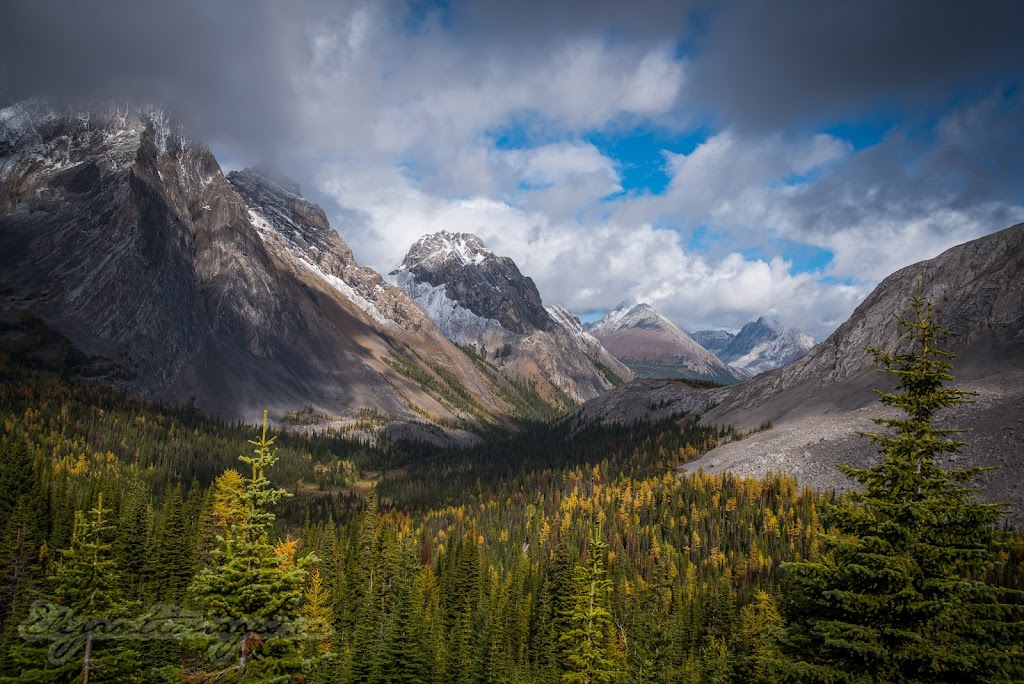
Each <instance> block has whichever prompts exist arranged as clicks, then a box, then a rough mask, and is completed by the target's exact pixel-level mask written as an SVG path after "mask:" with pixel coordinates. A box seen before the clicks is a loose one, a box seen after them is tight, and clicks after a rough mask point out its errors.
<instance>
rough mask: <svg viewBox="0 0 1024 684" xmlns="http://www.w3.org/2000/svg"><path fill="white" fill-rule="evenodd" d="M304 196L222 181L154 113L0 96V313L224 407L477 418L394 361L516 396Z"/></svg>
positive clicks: (215, 168) (229, 410) (268, 185)
mask: <svg viewBox="0 0 1024 684" xmlns="http://www.w3.org/2000/svg"><path fill="white" fill-rule="evenodd" d="M298 192H299V189H298V186H296V185H294V184H292V183H290V182H287V181H282V180H279V179H271V178H268V177H266V176H265V175H262V174H261V173H260V172H258V171H255V170H247V171H244V172H240V173H237V174H231V177H230V178H226V177H225V176H224V175H223V174H222V173H221V170H220V167H219V165H218V164H217V161H216V159H214V157H213V155H212V154H211V153H210V151H209V150H208V149H207V148H206V146H205V145H203V144H202V143H201V142H199V141H196V140H193V139H191V138H190V137H189V136H188V134H187V133H186V132H185V131H184V130H183V129H182V128H181V127H180V126H177V125H175V124H173V122H172V121H171V119H170V117H169V116H168V115H167V114H166V113H165V112H164V111H162V110H160V109H156V108H145V109H139V108H132V107H128V108H124V107H120V108H115V107H96V108H93V109H91V110H87V111H86V110H58V109H55V108H53V107H51V106H50V105H48V104H47V103H46V102H44V101H42V100H33V101H28V102H24V103H20V104H18V105H15V106H12V107H9V108H6V109H3V110H0V271H2V273H0V287H2V299H0V306H2V308H0V313H2V315H3V317H4V319H5V320H7V321H10V320H13V319H17V318H18V317H24V316H35V317H38V318H39V319H41V320H42V321H44V322H45V323H46V324H47V325H48V326H50V327H51V328H52V329H54V330H56V331H58V332H59V333H61V334H62V335H64V336H65V337H67V338H68V339H70V340H71V341H72V342H73V343H74V345H75V346H76V347H78V348H79V349H81V350H82V351H84V352H86V353H88V354H92V355H99V356H103V357H106V358H109V359H113V360H115V361H116V363H117V364H118V366H119V367H120V368H122V369H127V371H128V373H129V375H130V380H129V381H128V382H127V384H126V389H128V390H129V391H131V392H133V393H134V394H137V395H140V396H143V397H153V398H159V399H164V400H170V401H186V400H188V399H190V398H191V399H195V400H196V402H197V404H198V405H199V406H201V407H202V408H204V409H206V410H208V411H211V412H213V413H217V414H220V415H223V416H226V417H230V418H243V419H250V420H251V419H253V418H255V417H257V416H258V415H259V412H260V411H261V410H262V409H263V408H269V409H271V411H272V412H275V413H277V414H278V415H281V414H282V413H283V412H284V411H287V410H292V409H295V408H298V407H301V406H305V405H307V404H308V405H312V406H314V407H316V408H318V409H321V410H323V411H325V412H328V413H330V414H333V415H346V414H347V413H349V412H353V411H355V410H357V409H359V408H362V407H373V408H376V409H378V410H381V411H383V412H385V413H387V414H389V415H392V416H394V417H396V418H400V419H407V420H422V416H424V415H428V416H435V417H440V418H446V419H448V420H453V421H458V420H463V419H465V420H471V419H472V416H469V415H468V414H467V411H465V410H464V409H461V408H459V407H456V406H453V405H452V403H451V402H448V401H446V400H445V399H444V397H442V396H440V395H439V394H438V392H436V391H433V390H428V389H426V388H424V387H422V386H421V385H419V384H417V383H416V382H414V381H413V380H412V379H411V378H410V377H409V376H408V375H409V374H408V373H407V374H402V373H400V372H397V371H396V370H395V367H401V364H400V363H397V362H396V361H395V360H394V359H396V358H398V357H402V358H404V359H410V358H411V361H410V362H411V363H413V364H415V365H418V366H419V367H420V369H421V370H422V371H423V372H424V373H427V374H428V375H431V373H433V371H431V369H430V366H431V364H433V365H435V366H437V367H444V368H445V369H447V371H448V372H449V373H450V374H452V376H454V377H455V378H457V382H458V383H460V384H461V385H462V386H463V389H465V390H466V391H467V392H469V393H470V394H471V396H472V397H473V398H474V402H475V403H476V404H477V405H478V406H479V407H480V408H481V410H483V411H490V412H493V413H495V414H500V413H501V412H502V411H504V410H505V409H507V408H508V406H507V405H505V404H504V403H503V402H502V401H501V400H500V399H498V398H496V397H495V396H494V395H493V394H492V393H491V391H490V389H489V388H490V383H489V382H488V381H487V380H486V379H485V378H483V377H482V376H481V375H480V373H479V372H478V371H477V369H476V368H475V366H474V364H473V363H472V361H471V360H470V359H468V358H467V357H466V356H465V355H464V354H463V353H462V352H461V351H460V350H458V349H456V348H455V347H454V346H452V345H451V343H450V342H448V340H447V339H446V338H444V336H443V335H442V334H441V333H440V331H439V330H438V329H437V327H436V326H435V325H434V323H433V321H432V320H430V318H429V317H427V316H426V315H425V313H424V312H423V311H422V309H421V308H420V307H419V306H418V305H416V304H415V303H413V302H412V301H410V300H409V299H408V297H407V296H406V295H405V293H404V292H403V291H402V290H401V289H399V288H396V287H393V286H391V285H389V284H388V283H386V282H385V281H384V280H383V279H382V278H381V277H380V276H379V275H378V274H376V273H375V272H373V271H371V270H369V269H364V268H360V267H359V266H358V265H357V264H356V263H355V260H354V259H353V258H352V253H351V250H349V249H348V247H347V246H346V245H345V244H344V242H343V241H342V240H341V238H340V236H338V235H337V233H335V232H334V231H333V230H331V229H330V227H329V225H328V224H327V219H326V217H325V216H324V214H323V211H321V210H320V208H319V207H317V206H316V205H314V204H312V203H310V202H308V201H306V200H305V199H303V198H302V197H301V196H299V194H298ZM413 348H415V349H416V352H415V353H413V352H411V351H410V350H411V349H413ZM389 359H390V363H389V362H388V360H389ZM433 376H435V379H436V380H440V377H439V376H437V375H436V373H434V375H433Z"/></svg>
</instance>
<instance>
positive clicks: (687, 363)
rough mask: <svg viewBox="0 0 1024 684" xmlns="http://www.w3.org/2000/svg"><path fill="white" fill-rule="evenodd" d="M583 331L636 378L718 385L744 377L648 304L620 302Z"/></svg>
mask: <svg viewBox="0 0 1024 684" xmlns="http://www.w3.org/2000/svg"><path fill="white" fill-rule="evenodd" d="M586 329H587V330H588V331H589V332H590V333H591V334H592V335H593V336H594V337H596V338H597V339H598V340H600V342H601V344H602V345H604V348H605V349H607V350H608V351H609V352H611V353H612V354H613V355H614V356H615V357H616V358H618V359H619V360H620V361H622V363H624V364H626V365H627V366H629V368H630V369H631V370H632V371H633V372H634V373H635V374H636V375H637V377H642V378H651V377H655V378H673V377H674V378H691V379H698V380H710V381H712V382H717V383H722V384H733V383H736V382H739V381H740V380H743V379H744V378H746V377H747V375H746V374H745V373H743V372H742V371H737V370H736V369H734V368H731V367H730V366H728V365H727V364H726V363H725V362H723V361H722V360H721V359H719V358H718V357H717V356H715V354H713V353H712V352H710V351H708V350H707V349H705V348H704V347H702V346H701V345H700V344H698V343H697V342H696V341H695V340H694V339H693V338H692V337H690V336H689V335H687V334H686V333H685V332H683V331H682V330H680V329H679V328H678V327H676V326H675V324H673V323H672V321H670V320H669V319H667V318H665V317H664V316H662V315H661V314H660V313H658V312H657V311H655V310H654V309H653V308H652V307H651V306H650V305H648V304H643V303H639V302H636V301H634V300H627V301H624V302H622V303H621V304H619V305H618V306H617V307H616V308H615V309H613V310H612V311H610V312H608V314H607V315H606V316H605V317H604V318H602V319H601V320H599V321H597V322H596V323H591V324H589V325H587V326H586Z"/></svg>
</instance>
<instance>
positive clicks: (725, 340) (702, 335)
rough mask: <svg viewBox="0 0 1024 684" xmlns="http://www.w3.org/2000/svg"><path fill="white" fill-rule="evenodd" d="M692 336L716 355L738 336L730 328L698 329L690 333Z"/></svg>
mask: <svg viewBox="0 0 1024 684" xmlns="http://www.w3.org/2000/svg"><path fill="white" fill-rule="evenodd" d="M690 337H692V338H693V339H694V341H695V342H696V343H697V344H699V345H700V346H702V347H704V348H705V349H707V350H708V351H709V352H711V353H712V354H714V355H715V356H719V354H720V353H721V352H723V351H725V349H726V348H727V347H728V346H729V343H730V342H732V340H733V338H734V337H736V336H735V335H733V334H732V333H731V332H729V331H728V330H698V331H696V332H692V333H690ZM719 358H721V357H720V356H719Z"/></svg>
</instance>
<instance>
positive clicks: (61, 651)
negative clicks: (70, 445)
mask: <svg viewBox="0 0 1024 684" xmlns="http://www.w3.org/2000/svg"><path fill="white" fill-rule="evenodd" d="M108 513H109V510H108V509H105V508H104V507H103V497H102V495H101V496H100V497H99V500H98V502H97V504H96V508H93V509H92V510H91V511H90V512H89V515H86V514H85V513H84V512H83V511H79V512H78V513H77V515H76V516H75V527H74V532H73V535H72V540H71V546H70V548H68V549H67V550H66V551H64V552H63V554H62V558H61V561H60V564H59V565H58V567H57V571H56V573H55V575H54V577H53V578H52V584H53V587H54V590H53V595H54V598H55V599H56V603H54V602H50V601H38V602H36V603H35V604H34V605H33V608H32V611H31V612H30V615H29V618H28V619H27V620H26V621H25V622H24V623H23V624H22V626H21V628H20V630H19V633H20V635H21V636H22V638H23V640H24V641H23V642H22V643H21V644H19V645H17V646H15V647H14V648H13V649H12V653H11V656H12V663H11V664H12V665H13V666H14V668H15V671H16V672H18V671H20V673H19V674H15V675H14V676H10V677H4V678H3V681H7V682H80V683H81V684H90V683H92V684H96V683H97V682H130V681H134V679H135V676H136V675H137V672H136V671H137V670H138V663H137V656H138V654H137V653H136V652H135V651H134V650H133V649H132V648H131V644H130V641H129V638H130V637H131V636H132V634H131V633H130V632H129V633H127V634H126V633H125V630H124V624H125V623H124V622H121V623H120V626H119V624H118V620H119V619H123V618H125V613H126V606H125V604H124V603H123V602H122V600H121V595H120V589H119V585H120V577H119V573H118V572H117V569H116V563H115V561H114V558H113V553H112V550H111V544H110V541H109V538H110V534H111V532H112V531H113V530H114V529H115V528H114V526H113V525H111V524H110V522H109V518H108V517H107V514H108Z"/></svg>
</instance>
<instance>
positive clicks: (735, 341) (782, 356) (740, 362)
mask: <svg viewBox="0 0 1024 684" xmlns="http://www.w3.org/2000/svg"><path fill="white" fill-rule="evenodd" d="M723 332H724V331H723ZM726 334H728V333H726ZM813 346H814V338H813V337H811V336H810V335H808V334H807V333H805V332H804V331H802V330H793V329H788V328H783V327H782V325H780V324H779V322H778V321H772V320H768V319H766V318H764V317H763V316H762V317H761V318H758V319H757V320H756V321H754V322H753V323H747V324H746V325H744V326H743V328H741V329H740V332H739V334H738V335H736V336H735V337H733V338H732V339H731V340H729V343H728V344H727V345H726V346H725V348H724V349H722V350H721V351H717V352H715V353H716V354H717V355H718V358H720V359H722V360H723V361H725V362H726V363H728V364H729V365H730V366H732V367H733V368H739V369H741V370H744V371H746V372H747V373H748V374H750V375H757V374H758V373H764V372H765V371H770V370H774V369H776V368H779V367H781V366H785V365H786V364H787V363H791V362H793V361H795V360H797V359H799V358H800V357H801V356H803V355H804V354H806V353H807V352H808V351H810V349H811V347H813Z"/></svg>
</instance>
